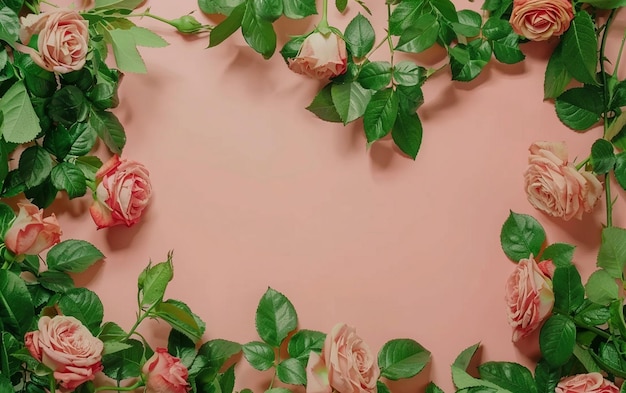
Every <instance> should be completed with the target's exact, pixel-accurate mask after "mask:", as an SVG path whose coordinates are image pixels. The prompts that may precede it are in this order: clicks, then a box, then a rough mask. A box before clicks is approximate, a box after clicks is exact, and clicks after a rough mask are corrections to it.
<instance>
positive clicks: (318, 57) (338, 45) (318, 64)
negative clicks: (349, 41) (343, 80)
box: [289, 32, 348, 79]
mask: <svg viewBox="0 0 626 393" xmlns="http://www.w3.org/2000/svg"><path fill="white" fill-rule="evenodd" d="M347 64H348V60H347V55H346V43H345V42H344V41H343V40H342V39H341V38H340V37H339V36H338V35H336V34H335V33H329V34H326V35H324V34H322V33H320V32H315V33H312V34H311V35H309V36H308V37H306V38H305V40H304V42H303V43H302V47H301V48H300V51H299V52H298V56H296V57H295V58H294V59H289V68H290V69H291V70H292V71H294V72H297V73H298V74H302V75H307V76H310V77H311V78H315V79H328V78H332V77H334V76H337V75H341V74H343V73H344V72H346V67H347Z"/></svg>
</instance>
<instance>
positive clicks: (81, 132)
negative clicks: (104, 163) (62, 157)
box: [68, 123, 98, 156]
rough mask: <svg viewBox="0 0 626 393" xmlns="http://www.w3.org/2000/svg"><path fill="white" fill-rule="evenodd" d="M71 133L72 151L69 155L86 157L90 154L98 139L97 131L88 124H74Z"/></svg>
mask: <svg viewBox="0 0 626 393" xmlns="http://www.w3.org/2000/svg"><path fill="white" fill-rule="evenodd" d="M68 132H69V138H70V140H69V141H70V145H71V146H70V150H69V152H68V154H71V155H74V156H84V155H85V154H87V153H89V152H90V151H91V149H92V148H93V146H94V145H95V144H96V140H97V139H98V133H97V132H96V129H95V128H93V127H91V126H89V125H88V124H86V123H76V124H73V125H72V126H71V127H70V129H69V130H68Z"/></svg>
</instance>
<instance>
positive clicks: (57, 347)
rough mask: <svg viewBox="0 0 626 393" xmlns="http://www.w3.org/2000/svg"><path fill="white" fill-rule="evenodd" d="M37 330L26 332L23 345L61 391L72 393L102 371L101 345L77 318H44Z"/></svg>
mask: <svg viewBox="0 0 626 393" xmlns="http://www.w3.org/2000/svg"><path fill="white" fill-rule="evenodd" d="M37 327H38V328H39V330H36V331H33V332H28V333H26V335H25V337H24V344H25V345H26V348H28V351H29V352H30V354H31V355H32V356H33V357H34V358H35V359H37V360H39V361H40V362H41V363H43V364H45V365H46V366H48V367H49V368H50V369H52V370H53V371H54V378H55V379H56V380H57V381H58V382H59V383H60V384H61V386H62V387H63V388H64V389H67V390H69V391H73V390H74V389H76V388H77V387H78V386H79V385H80V384H82V383H84V382H87V381H92V380H93V379H94V377H95V374H96V373H97V372H99V371H101V370H102V363H101V359H102V351H103V349H104V345H103V344H102V341H100V340H99V339H98V338H96V337H94V336H93V335H92V334H91V332H89V330H88V329H87V328H86V327H85V326H83V324H82V323H81V322H80V321H79V320H77V319H76V318H74V317H68V316H62V315H58V316H55V317H54V318H50V317H47V316H43V317H41V318H40V319H39V322H38V325H37Z"/></svg>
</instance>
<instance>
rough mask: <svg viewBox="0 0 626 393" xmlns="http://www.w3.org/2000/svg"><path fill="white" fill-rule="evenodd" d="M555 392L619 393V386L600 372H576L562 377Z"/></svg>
mask: <svg viewBox="0 0 626 393" xmlns="http://www.w3.org/2000/svg"><path fill="white" fill-rule="evenodd" d="M554 392H555V393H619V388H618V387H617V386H615V385H614V384H613V383H612V382H611V381H608V380H606V379H604V377H602V374H600V373H589V374H578V375H574V376H571V377H567V378H563V379H561V381H559V383H558V384H557V385H556V389H555V390H554Z"/></svg>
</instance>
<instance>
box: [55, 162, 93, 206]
mask: <svg viewBox="0 0 626 393" xmlns="http://www.w3.org/2000/svg"><path fill="white" fill-rule="evenodd" d="M50 179H51V180H52V184H53V185H54V187H56V188H57V189H58V190H65V191H67V195H68V197H69V199H74V198H77V197H80V196H83V195H85V193H86V192H87V182H86V180H85V175H84V174H83V171H81V170H80V169H79V168H78V167H77V166H76V165H74V164H70V163H69V162H62V163H60V164H58V165H57V166H55V167H54V168H52V172H50Z"/></svg>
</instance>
